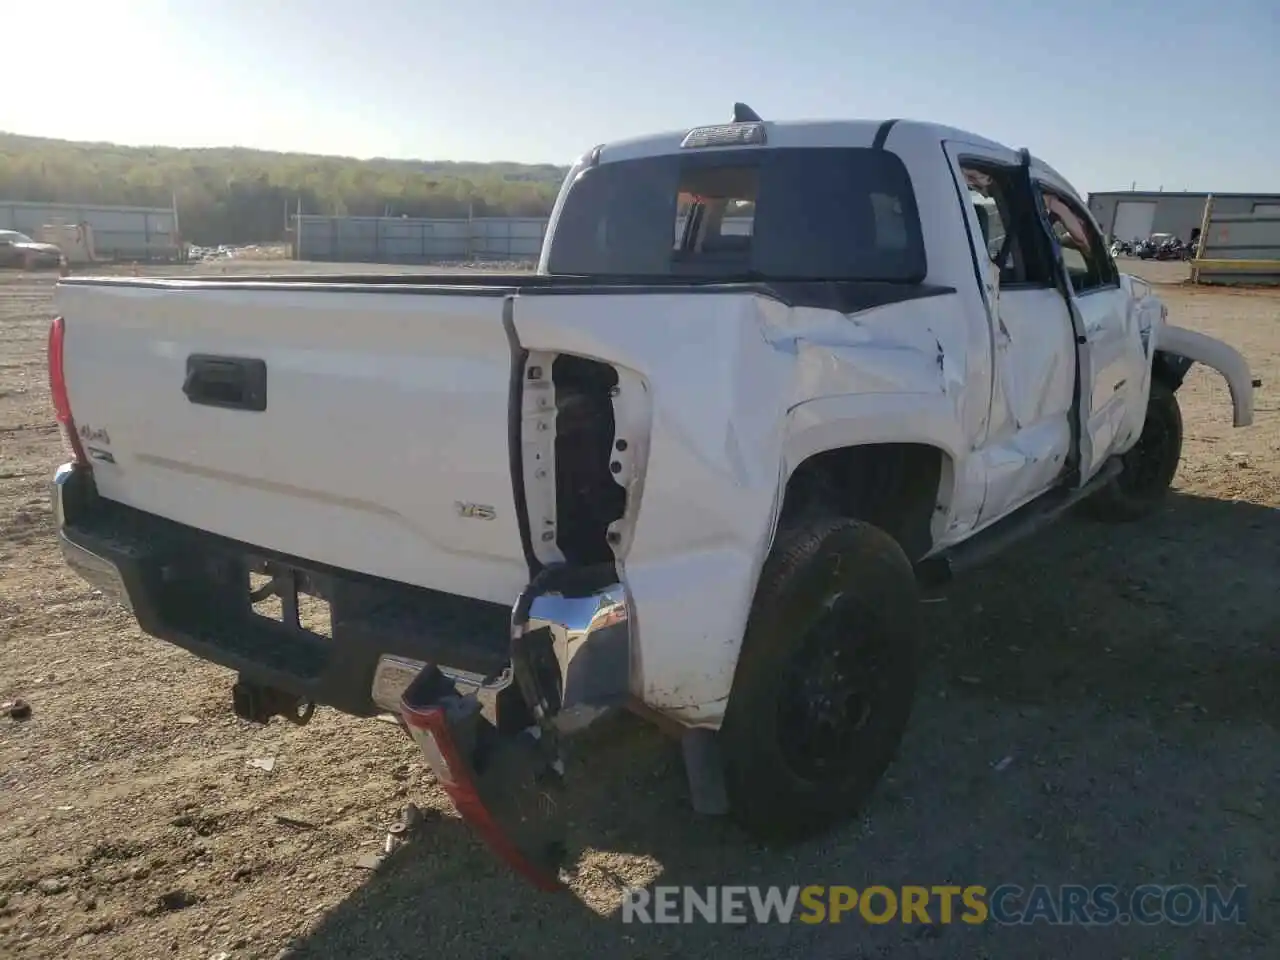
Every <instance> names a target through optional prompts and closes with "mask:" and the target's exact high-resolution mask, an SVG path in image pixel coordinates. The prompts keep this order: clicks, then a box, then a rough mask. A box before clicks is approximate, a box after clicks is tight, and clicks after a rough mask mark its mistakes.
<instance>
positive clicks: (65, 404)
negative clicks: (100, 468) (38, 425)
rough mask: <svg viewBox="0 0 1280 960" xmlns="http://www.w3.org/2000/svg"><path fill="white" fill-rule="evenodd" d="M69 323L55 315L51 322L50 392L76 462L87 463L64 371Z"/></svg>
mask: <svg viewBox="0 0 1280 960" xmlns="http://www.w3.org/2000/svg"><path fill="white" fill-rule="evenodd" d="M66 339H67V325H66V321H64V320H63V319H62V317H54V318H53V323H51V324H49V393H50V395H51V396H52V397H53V416H54V419H55V420H57V421H58V424H59V426H61V427H62V432H63V435H64V436H65V437H66V439H67V442H68V443H69V444H70V445H71V452H72V453H73V454H74V455H75V458H76V462H77V463H82V464H85V465H87V464H88V462H89V461H88V458H87V457H85V455H84V447H82V446H81V445H80V435H79V434H77V433H76V422H75V420H74V419H73V418H72V416H71V399H70V397H68V396H67V378H66V375H65V373H64V371H63V362H62V361H63V355H64V352H65V349H66Z"/></svg>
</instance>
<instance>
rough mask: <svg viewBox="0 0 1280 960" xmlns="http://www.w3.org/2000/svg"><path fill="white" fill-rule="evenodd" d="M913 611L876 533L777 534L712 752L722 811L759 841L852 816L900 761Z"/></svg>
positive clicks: (897, 564)
mask: <svg viewBox="0 0 1280 960" xmlns="http://www.w3.org/2000/svg"><path fill="white" fill-rule="evenodd" d="M918 624H919V602H918V597H917V592H916V581H915V575H914V572H913V570H912V568H911V563H910V562H909V561H908V559H907V557H906V555H905V554H904V553H903V552H902V549H901V547H899V545H898V543H897V542H896V541H895V540H894V539H893V538H892V537H890V536H889V535H888V534H887V533H885V532H884V531H882V530H880V529H878V528H876V527H873V526H870V525H869V524H866V523H861V522H859V521H856V520H844V519H829V520H821V521H816V522H814V523H811V524H807V525H805V526H803V527H800V528H797V529H795V530H792V531H789V532H787V533H785V534H780V536H779V542H778V543H777V544H775V546H774V549H773V551H772V553H771V554H770V557H769V559H768V560H767V561H766V563H765V568H764V570H763V572H762V574H761V577H760V583H759V585H758V587H757V589H756V596H755V601H754V603H753V605H752V612H751V618H750V620H749V622H748V624H747V630H746V635H745V637H744V639H743V647H742V652H741V654H740V656H739V659H738V667H737V671H736V673H735V676H734V682H733V692H732V694H731V696H730V698H729V704H728V708H727V711H726V714H725V721H724V725H723V727H722V729H721V732H720V733H721V746H722V748H723V754H724V760H725V778H726V787H727V789H728V793H729V804H730V809H731V811H732V813H733V815H734V817H735V818H736V819H737V820H738V822H739V823H741V824H742V826H743V827H744V828H745V829H746V830H747V831H748V832H749V833H751V834H752V835H753V836H754V837H756V838H757V839H759V840H763V841H766V842H785V841H789V840H797V839H801V838H803V837H805V836H808V835H812V834H816V833H818V832H820V831H822V830H823V829H825V828H827V827H829V826H831V825H833V824H835V823H837V822H840V821H842V820H844V819H846V818H848V817H849V816H851V815H852V814H854V813H855V812H856V811H857V809H858V807H859V806H860V804H861V803H862V802H863V801H864V800H865V799H866V797H867V796H868V794H869V793H870V792H871V790H872V788H873V787H874V786H875V784H876V783H877V781H878V780H879V779H880V777H881V775H882V774H883V773H884V771H885V769H886V768H887V767H888V766H889V764H890V762H891V761H892V760H893V757H894V755H895V753H896V751H897V747H898V743H899V741H900V740H901V739H902V734H903V731H904V730H905V728H906V724H907V718H908V717H909V715H910V713H911V701H912V697H913V695H914V692H915V682H916V658H917V646H918V633H919V625H918Z"/></svg>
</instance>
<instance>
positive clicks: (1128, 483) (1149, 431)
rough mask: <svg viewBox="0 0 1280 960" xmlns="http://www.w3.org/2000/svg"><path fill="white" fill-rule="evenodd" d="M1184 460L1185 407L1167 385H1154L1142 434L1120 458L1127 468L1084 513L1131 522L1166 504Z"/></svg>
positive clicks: (1088, 503)
mask: <svg viewBox="0 0 1280 960" xmlns="http://www.w3.org/2000/svg"><path fill="white" fill-rule="evenodd" d="M1181 459H1182V408H1181V407H1179V406H1178V396H1177V394H1175V393H1174V392H1173V390H1171V389H1170V388H1169V386H1168V385H1167V384H1164V383H1161V382H1160V381H1159V380H1153V381H1152V382H1151V397H1150V399H1149V400H1148V401H1147V419H1146V421H1145V422H1144V423H1143V425H1142V435H1141V436H1140V437H1139V438H1138V442H1137V443H1135V444H1134V445H1133V446H1132V447H1130V448H1129V450H1128V451H1127V452H1126V453H1124V454H1123V455H1122V457H1121V462H1122V463H1123V464H1124V469H1123V470H1122V471H1121V472H1120V474H1119V475H1118V476H1117V477H1115V478H1114V479H1113V480H1112V481H1111V482H1110V483H1108V484H1107V485H1106V486H1105V487H1103V488H1102V489H1101V490H1099V491H1098V492H1097V493H1095V494H1094V495H1093V496H1091V497H1089V498H1088V499H1087V500H1085V501H1084V502H1083V503H1082V504H1080V508H1081V510H1082V511H1083V512H1084V513H1085V514H1086V515H1088V516H1089V517H1092V518H1093V519H1095V520H1102V521H1105V522H1108V523H1128V522H1131V521H1134V520H1141V519H1142V518H1143V517H1146V516H1149V515H1150V514H1151V513H1152V511H1154V510H1155V509H1156V508H1157V507H1159V506H1160V504H1161V503H1163V502H1164V499H1165V497H1166V496H1167V495H1168V493H1169V487H1170V486H1172V485H1173V477H1174V474H1176V473H1177V472H1178V463H1179V461H1181Z"/></svg>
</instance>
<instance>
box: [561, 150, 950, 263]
mask: <svg viewBox="0 0 1280 960" xmlns="http://www.w3.org/2000/svg"><path fill="white" fill-rule="evenodd" d="M547 267H548V269H549V271H550V272H551V273H553V274H577V275H588V276H616V277H636V278H678V277H687V278H708V279H717V278H739V277H740V278H750V279H761V280H885V281H891V282H899V283H917V282H920V281H922V280H923V279H924V277H925V273H926V266H925V254H924V243H923V240H922V239H921V236H920V217H919V213H918V212H917V209H916V202H915V195H914V194H913V193H912V190H911V180H910V177H909V176H908V175H907V171H906V168H905V167H904V166H903V165H902V161H901V160H899V159H898V157H897V156H895V155H894V154H892V153H887V152H885V151H883V150H870V149H835V148H779V149H772V150H771V149H747V150H722V151H716V152H714V153H702V154H675V155H668V156H661V157H647V158H644V159H640V160H623V161H618V162H615V163H604V164H601V165H599V166H596V167H588V168H587V169H585V170H583V171H582V173H581V174H579V175H578V177H577V179H576V180H575V181H574V182H573V184H572V186H571V187H570V188H569V190H568V192H567V194H566V195H565V198H564V201H563V204H562V205H561V208H560V211H559V216H558V218H557V220H556V223H555V226H554V232H553V234H552V237H551V246H550V249H549V251H548V257H547Z"/></svg>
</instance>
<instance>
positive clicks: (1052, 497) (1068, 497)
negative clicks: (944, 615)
mask: <svg viewBox="0 0 1280 960" xmlns="http://www.w3.org/2000/svg"><path fill="white" fill-rule="evenodd" d="M1122 469H1123V467H1122V465H1121V463H1120V458H1119V457H1112V458H1111V459H1110V460H1108V461H1107V462H1106V463H1105V464H1103V466H1102V469H1101V470H1099V471H1098V473H1097V475H1096V476H1094V477H1093V478H1092V479H1091V480H1090V481H1089V482H1088V483H1086V484H1085V485H1084V486H1083V487H1074V488H1070V489H1067V488H1064V487H1056V488H1054V489H1053V490H1050V491H1048V492H1047V493H1045V494H1043V495H1042V496H1040V497H1038V498H1037V499H1035V500H1032V501H1031V502H1030V503H1028V504H1027V505H1026V506H1024V507H1020V508H1019V509H1017V510H1015V511H1014V512H1013V513H1011V514H1009V516H1007V517H1005V518H1004V519H1002V520H998V521H996V522H995V523H993V524H992V525H991V526H989V527H987V528H986V529H985V530H983V531H981V532H980V533H976V534H974V535H973V536H972V537H970V538H969V539H968V540H965V541H964V542H963V543H958V544H956V545H955V546H954V547H950V548H949V549H947V550H943V551H942V552H941V553H938V554H936V555H935V556H932V557H926V558H925V559H924V560H921V561H920V562H919V563H917V564H916V579H917V580H919V581H920V583H921V585H922V586H926V587H934V586H941V585H942V584H944V583H946V582H947V581H949V580H951V579H952V578H953V577H955V576H956V574H959V573H964V572H965V571H968V570H971V569H973V568H974V567H979V566H981V565H982V564H984V563H986V562H987V561H988V560H991V559H992V558H994V557H996V556H997V555H999V554H1000V553H1003V552H1004V551H1005V550H1007V549H1008V548H1009V547H1011V546H1013V545H1014V544H1015V543H1017V542H1018V541H1020V540H1022V539H1023V538H1024V537H1029V536H1030V535H1031V534H1033V533H1036V532H1038V531H1040V530H1043V529H1044V528H1045V527H1047V526H1049V524H1051V523H1053V522H1054V521H1055V520H1057V519H1058V518H1059V517H1061V516H1062V514H1064V513H1066V512H1067V511H1068V510H1070V509H1071V508H1072V507H1074V506H1075V505H1076V504H1078V503H1079V502H1080V501H1081V500H1083V499H1084V498H1085V497H1088V496H1090V495H1091V494H1094V493H1097V491H1098V489H1099V488H1100V487H1103V486H1105V485H1106V484H1107V483H1109V482H1110V481H1111V480H1112V479H1114V478H1115V477H1116V476H1117V475H1119V473H1120V471H1121V470H1122Z"/></svg>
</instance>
